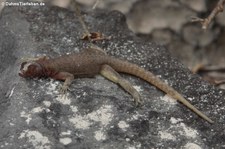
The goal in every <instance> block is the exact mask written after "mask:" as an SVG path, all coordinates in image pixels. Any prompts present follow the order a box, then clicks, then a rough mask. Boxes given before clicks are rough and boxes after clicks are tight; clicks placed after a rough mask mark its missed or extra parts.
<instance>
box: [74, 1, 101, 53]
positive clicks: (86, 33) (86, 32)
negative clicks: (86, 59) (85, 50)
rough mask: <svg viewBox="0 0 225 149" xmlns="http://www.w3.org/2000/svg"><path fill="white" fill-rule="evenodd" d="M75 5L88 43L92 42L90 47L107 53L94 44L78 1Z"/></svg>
mask: <svg viewBox="0 0 225 149" xmlns="http://www.w3.org/2000/svg"><path fill="white" fill-rule="evenodd" d="M74 3H75V12H76V15H77V17H78V19H79V22H80V23H81V25H82V28H83V30H84V34H85V36H86V37H87V39H88V41H89V42H90V47H95V49H97V50H99V51H101V52H104V53H105V51H104V50H103V49H102V48H100V47H98V46H97V45H95V44H93V43H92V39H91V33H90V32H89V30H88V28H87V26H86V24H85V23H84V19H83V17H82V15H81V12H80V8H79V6H78V4H77V2H76V0H74Z"/></svg>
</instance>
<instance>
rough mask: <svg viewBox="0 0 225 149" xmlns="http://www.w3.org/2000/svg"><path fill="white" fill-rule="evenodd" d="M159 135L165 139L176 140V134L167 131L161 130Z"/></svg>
mask: <svg viewBox="0 0 225 149" xmlns="http://www.w3.org/2000/svg"><path fill="white" fill-rule="evenodd" d="M158 133H159V135H160V138H161V139H164V140H173V141H175V140H176V136H174V135H172V134H170V133H168V132H166V131H159V132H158Z"/></svg>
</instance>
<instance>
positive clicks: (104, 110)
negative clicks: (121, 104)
mask: <svg viewBox="0 0 225 149" xmlns="http://www.w3.org/2000/svg"><path fill="white" fill-rule="evenodd" d="M88 117H89V118H90V119H91V120H93V121H96V122H100V123H101V125H102V126H104V127H105V126H107V125H108V124H109V123H110V121H111V120H112V118H113V113H112V106H111V105H104V106H103V107H100V108H99V109H98V110H96V111H93V112H92V113H89V114H88Z"/></svg>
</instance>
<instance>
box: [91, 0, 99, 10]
mask: <svg viewBox="0 0 225 149" xmlns="http://www.w3.org/2000/svg"><path fill="white" fill-rule="evenodd" d="M99 2H100V0H96V1H95V4H94V5H93V7H92V9H95V8H96V6H97V5H98V3H99Z"/></svg>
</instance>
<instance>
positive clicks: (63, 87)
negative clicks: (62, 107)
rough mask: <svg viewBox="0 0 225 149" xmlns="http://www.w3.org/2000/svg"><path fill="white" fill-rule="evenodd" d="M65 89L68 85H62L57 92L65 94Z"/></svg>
mask: <svg viewBox="0 0 225 149" xmlns="http://www.w3.org/2000/svg"><path fill="white" fill-rule="evenodd" d="M67 90H68V86H65V85H63V86H62V87H61V88H60V90H59V92H60V94H63V95H65V94H66V93H67Z"/></svg>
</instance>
